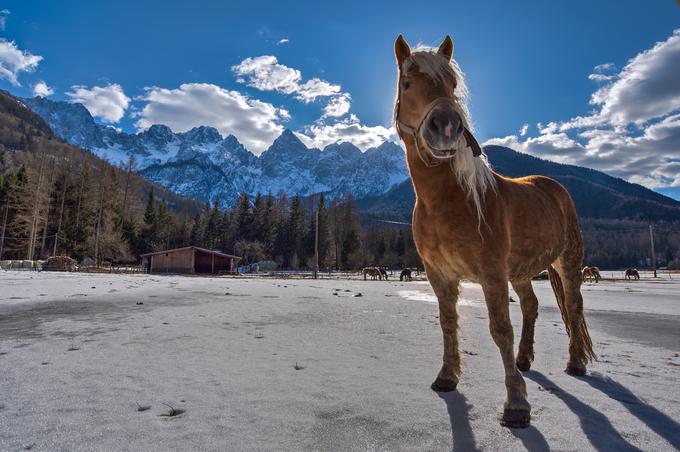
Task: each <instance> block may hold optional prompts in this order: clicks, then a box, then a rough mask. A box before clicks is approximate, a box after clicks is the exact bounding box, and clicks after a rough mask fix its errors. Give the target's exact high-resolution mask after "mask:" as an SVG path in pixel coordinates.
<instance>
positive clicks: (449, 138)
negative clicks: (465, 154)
mask: <svg viewBox="0 0 680 452" xmlns="http://www.w3.org/2000/svg"><path fill="white" fill-rule="evenodd" d="M464 130H465V126H464V125H463V119H462V118H461V117H460V114H458V112H457V111H456V109H455V108H453V105H451V104H449V103H440V104H438V105H435V107H434V108H433V109H432V110H430V111H429V113H428V114H427V116H426V117H425V120H424V121H423V128H422V130H421V133H422V135H423V139H424V140H425V143H426V144H427V147H428V148H429V149H430V152H432V154H433V155H434V156H435V157H440V158H444V157H449V156H451V155H452V154H454V153H455V152H456V150H457V149H456V146H457V145H458V143H459V141H460V139H461V137H462V136H463V131H464Z"/></svg>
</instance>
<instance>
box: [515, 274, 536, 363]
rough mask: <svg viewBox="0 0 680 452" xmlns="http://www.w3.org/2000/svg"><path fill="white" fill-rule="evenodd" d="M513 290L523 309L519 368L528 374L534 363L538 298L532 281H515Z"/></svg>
mask: <svg viewBox="0 0 680 452" xmlns="http://www.w3.org/2000/svg"><path fill="white" fill-rule="evenodd" d="M512 288H513V289H515V292H517V295H518V296H519V304H520V306H521V308H522V339H521V340H520V342H519V352H518V353H517V360H516V362H517V368H518V369H519V370H521V371H522V372H526V371H527V370H529V369H530V368H531V363H532V362H533V361H534V326H535V324H536V318H537V317H538V298H536V294H535V293H534V289H533V287H531V280H526V281H514V282H513V283H512Z"/></svg>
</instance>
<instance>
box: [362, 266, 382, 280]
mask: <svg viewBox="0 0 680 452" xmlns="http://www.w3.org/2000/svg"><path fill="white" fill-rule="evenodd" d="M362 273H363V274H364V281H366V275H368V276H370V277H371V279H372V280H376V279H379V280H380V281H382V273H381V272H380V269H379V268H376V267H366V268H364V269H363V270H362Z"/></svg>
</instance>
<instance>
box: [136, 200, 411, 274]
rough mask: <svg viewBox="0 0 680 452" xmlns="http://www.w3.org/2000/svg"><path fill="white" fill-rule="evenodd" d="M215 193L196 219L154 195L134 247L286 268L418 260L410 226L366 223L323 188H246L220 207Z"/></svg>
mask: <svg viewBox="0 0 680 452" xmlns="http://www.w3.org/2000/svg"><path fill="white" fill-rule="evenodd" d="M220 205H221V203H220V201H219V199H218V198H215V199H214V200H213V202H212V204H210V205H205V206H203V208H202V209H201V210H200V211H198V212H197V213H196V214H195V215H194V216H193V217H192V218H188V217H186V216H183V217H181V218H179V219H178V218H175V219H174V221H173V219H171V218H168V214H167V209H166V208H165V207H164V205H163V203H162V202H161V203H158V202H156V200H155V199H154V195H153V192H151V193H150V194H149V197H148V199H147V204H146V210H145V213H144V225H143V228H142V231H143V232H142V235H141V238H142V240H140V241H139V245H140V248H138V249H137V252H139V253H140V254H141V253H144V252H149V251H154V250H160V249H167V248H176V247H182V246H188V245H196V246H200V247H204V248H208V249H218V250H221V251H223V252H226V253H230V254H235V255H237V256H240V257H241V258H242V263H244V264H251V263H256V262H260V261H265V260H269V261H274V262H276V264H277V265H278V266H279V267H280V268H285V269H314V268H316V265H317V262H316V259H317V253H316V252H315V251H316V250H318V266H319V269H321V270H330V269H339V270H354V269H357V268H361V267H363V266H367V265H381V266H388V267H394V268H397V267H403V266H420V259H419V257H418V255H417V253H416V251H415V245H414V243H413V237H412V235H411V231H410V228H403V227H402V228H394V227H392V226H386V225H375V226H371V227H364V226H362V224H361V222H360V217H359V212H358V209H357V206H356V203H355V202H354V200H353V199H351V198H337V199H333V200H332V201H331V202H330V203H329V202H327V201H326V197H325V196H324V195H323V194H320V195H318V196H314V197H308V198H302V197H301V196H293V197H292V198H290V199H289V198H288V197H287V196H286V195H285V194H283V193H281V194H278V195H276V196H274V195H272V194H271V193H270V194H267V195H263V194H261V193H257V194H256V195H255V196H250V195H248V194H246V193H243V194H241V195H240V196H239V198H238V200H237V202H236V203H235V204H234V206H233V207H230V208H226V209H222V208H220Z"/></svg>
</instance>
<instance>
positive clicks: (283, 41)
mask: <svg viewBox="0 0 680 452" xmlns="http://www.w3.org/2000/svg"><path fill="white" fill-rule="evenodd" d="M289 42H290V39H288V38H283V39H279V42H277V43H276V45H279V46H280V45H283V44H288V43H289Z"/></svg>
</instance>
